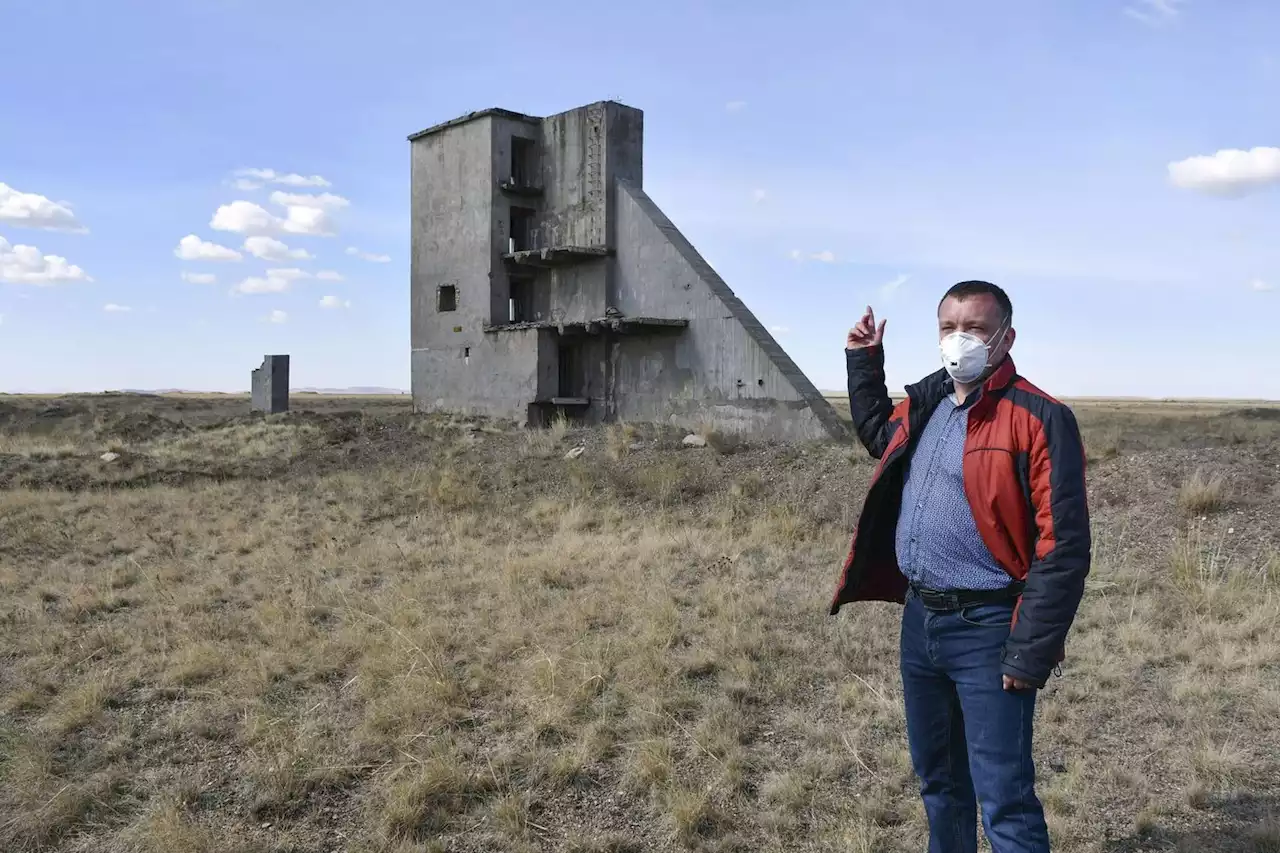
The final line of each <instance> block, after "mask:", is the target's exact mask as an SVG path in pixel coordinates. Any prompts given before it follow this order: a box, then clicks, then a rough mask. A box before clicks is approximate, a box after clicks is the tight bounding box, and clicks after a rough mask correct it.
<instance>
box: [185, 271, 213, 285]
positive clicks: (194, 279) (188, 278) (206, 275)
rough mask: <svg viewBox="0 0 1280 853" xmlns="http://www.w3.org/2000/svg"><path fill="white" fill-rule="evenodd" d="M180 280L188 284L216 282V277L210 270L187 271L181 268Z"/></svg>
mask: <svg viewBox="0 0 1280 853" xmlns="http://www.w3.org/2000/svg"><path fill="white" fill-rule="evenodd" d="M182 280H183V281H185V282H187V283H188V284H217V282H218V277H217V276H216V275H214V274H213V273H211V272H187V271H186V270H183V272H182Z"/></svg>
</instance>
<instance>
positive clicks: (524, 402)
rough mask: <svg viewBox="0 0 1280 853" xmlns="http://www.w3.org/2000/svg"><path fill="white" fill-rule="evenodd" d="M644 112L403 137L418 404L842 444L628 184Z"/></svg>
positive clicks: (776, 356)
mask: <svg viewBox="0 0 1280 853" xmlns="http://www.w3.org/2000/svg"><path fill="white" fill-rule="evenodd" d="M643 126H644V119H643V113H641V111H640V110H637V109H634V108H632V107H627V106H624V105H622V104H618V103H614V102H611V101H608V102H602V103H596V104H591V105H588V106H585V107H581V108H578V109H574V110H570V111H568V112H564V113H560V114H558V115H554V116H549V117H547V118H536V117H533V116H527V115H522V114H520V113H514V112H510V111H507V110H500V109H492V110H485V111H482V112H476V113H471V114H468V115H465V116H462V117H461V118H457V119H454V120H453V121H449V122H445V123H444V124H440V125H436V126H435V127H431V128H428V129H427V130H424V131H422V132H420V133H417V134H414V135H413V136H411V137H409V139H410V145H411V151H412V202H411V208H412V237H411V239H412V258H411V272H410V275H411V296H410V299H411V309H410V310H411V345H412V350H413V354H412V389H413V400H414V406H415V408H416V409H417V410H419V411H449V412H460V413H466V414H479V415H488V416H492V417H500V418H514V419H516V420H519V421H527V422H534V423H538V422H542V421H545V420H546V419H547V418H548V417H549V416H551V415H552V414H554V413H555V412H557V411H560V412H565V413H566V414H568V415H569V416H570V417H573V418H577V419H581V420H586V421H590V422H604V421H617V420H621V421H634V422H663V423H669V424H673V425H677V426H682V427H686V428H692V427H696V426H700V425H710V426H713V427H715V428H717V429H721V430H724V431H726V432H735V433H739V434H744V435H750V436H757V437H767V438H782V439H802V438H818V437H827V436H831V437H838V436H843V435H844V434H845V428H844V425H843V422H842V421H841V420H840V418H839V417H838V416H837V415H836V413H835V410H834V409H833V408H832V407H831V405H830V404H829V403H828V402H827V401H826V400H825V399H824V398H823V397H822V395H821V394H819V393H818V391H817V389H816V388H814V386H813V384H812V383H811V382H810V381H809V380H808V379H807V378H806V377H805V375H804V374H803V373H801V372H800V370H799V368H797V367H796V365H795V364H794V362H792V360H791V359H790V358H789V357H788V356H787V354H786V353H785V352H784V351H783V350H782V348H781V347H780V346H778V343H777V342H776V341H775V340H774V339H773V338H772V336H770V334H769V333H768V331H766V330H765V328H764V327H763V326H762V325H761V324H760V323H759V322H758V321H757V320H756V318H755V317H754V316H753V315H752V314H751V312H750V311H749V310H748V309H747V307H746V306H745V305H744V304H743V303H742V301H741V300H739V299H738V298H737V297H736V296H734V294H733V292H732V291H731V290H730V289H729V287H728V286H727V285H726V284H725V283H724V282H723V281H722V280H721V279H720V277H719V276H718V275H716V273H715V272H714V271H713V270H712V269H711V267H710V266H708V265H707V263H706V262H705V261H704V260H703V259H702V258H701V257H700V256H699V255H698V253H697V252H696V251H695V250H694V248H693V246H692V245H690V244H689V241H688V240H686V239H685V238H684V236H683V235H682V234H680V232H679V231H678V230H676V227H675V226H674V225H672V224H671V222H670V220H668V219H667V218H666V216H664V215H663V214H662V212H661V211H660V210H659V209H658V207H657V205H655V204H654V203H653V201H652V200H651V199H650V198H649V197H648V196H646V195H645V193H644V191H643V190H642V189H641V185H642V177H643V152H642V140H643Z"/></svg>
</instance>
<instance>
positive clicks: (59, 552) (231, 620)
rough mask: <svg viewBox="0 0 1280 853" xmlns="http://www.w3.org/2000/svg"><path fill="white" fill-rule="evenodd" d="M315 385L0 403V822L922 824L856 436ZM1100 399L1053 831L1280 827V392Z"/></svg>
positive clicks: (1272, 838)
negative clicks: (1246, 399) (847, 595)
mask: <svg viewBox="0 0 1280 853" xmlns="http://www.w3.org/2000/svg"><path fill="white" fill-rule="evenodd" d="M294 406H295V411H294V412H293V413H290V414H288V415H282V416H274V417H270V418H262V417H254V416H250V415H248V414H246V410H247V401H246V400H244V399H243V398H234V397H231V398H216V397H169V398H146V397H137V396H122V395H106V396H96V397H68V398H60V399H51V398H17V397H10V398H3V397H0V850H4V851H11V853H18V851H35V850H41V851H95V853H120V852H121V851H155V853H162V851H163V853H174V852H175V851H187V853H214V851H218V852H219V853H223V851H263V853H266V851H299V853H301V851H365V852H366V853H371V851H390V853H408V851H446V850H448V851H454V850H457V851H481V850H509V851H516V852H517V853H520V851H535V850H555V851H576V853H588V851H594V853H605V851H614V853H618V852H619V851H651V850H653V851H666V850H672V851H675V850H687V849H691V850H708V851H757V850H759V851H772V850H797V851H826V850H830V851H836V850H840V851H880V850H883V851H919V850H923V849H924V831H923V820H922V812H921V807H920V804H919V801H918V796H917V794H916V791H915V782H914V780H913V778H912V775H911V772H910V766H909V763H908V756H907V752H906V748H905V740H904V731H903V714H902V709H901V692H900V688H899V680H898V675H897V668H896V666H897V653H896V637H897V617H898V612H899V611H898V608H896V607H895V606H892V605H888V604H868V605H861V606H855V607H852V608H849V609H848V610H847V611H846V612H845V613H842V615H841V616H840V617H839V618H830V617H828V616H827V615H826V607H827V604H828V601H829V597H830V595H831V592H832V590H833V585H834V583H835V580H836V574H837V571H838V567H839V563H840V560H841V558H842V556H843V554H844V551H845V548H846V545H847V540H848V535H849V532H850V530H851V527H852V523H853V519H854V518H855V517H856V513H857V511H858V508H859V506H860V503H861V499H862V495H863V491H864V489H865V486H866V483H867V479H868V477H869V475H870V473H871V470H872V468H871V463H870V461H869V460H868V459H867V457H866V454H865V453H864V452H862V450H861V449H860V448H857V447H853V446H848V445H846V446H839V445H834V444H826V445H818V444H812V445H807V446H803V447H782V446H765V445H745V446H734V445H733V443H732V442H730V441H728V440H725V439H724V438H723V437H720V436H715V435H712V436H710V438H711V439H712V441H711V445H712V446H711V447H708V448H705V449H680V439H681V438H682V433H679V432H664V431H653V430H650V429H635V428H630V427H614V428H612V429H608V430H578V429H567V428H565V427H564V426H559V427H557V428H553V429H550V430H544V431H534V432H526V431H522V430H518V429H515V428H511V427H508V426H504V425H500V424H489V423H481V422H478V421H463V420H460V419H446V418H435V417H430V418H428V417H414V416H413V415H412V414H411V413H410V411H409V406H408V402H407V400H404V399H377V400H374V399H362V400H357V399H329V398H320V397H306V396H299V397H296V398H295V400H294ZM1077 412H1078V414H1079V418H1080V421H1081V423H1082V425H1083V428H1084V431H1085V434H1086V440H1087V446H1088V449H1089V453H1090V458H1091V467H1090V474H1089V478H1090V499H1091V508H1092V512H1093V520H1094V532H1095V545H1096V547H1095V553H1094V570H1093V574H1092V576H1091V578H1090V580H1089V583H1088V591H1087V595H1086V600H1085V602H1084V605H1083V607H1082V610H1081V614H1080V617H1079V619H1078V622H1077V625H1076V628H1075V630H1074V633H1073V635H1072V637H1071V639H1070V642H1069V645H1068V649H1067V653H1068V658H1067V661H1066V663H1065V666H1064V674H1063V677H1061V678H1057V679H1053V680H1052V681H1051V683H1050V685H1049V686H1048V688H1047V689H1046V690H1045V691H1044V692H1043V693H1042V695H1041V697H1040V705H1039V708H1038V737H1037V755H1038V772H1039V776H1040V783H1039V790H1040V792H1041V796H1042V798H1043V799H1044V802H1045V805H1046V808H1047V810H1048V814H1049V819H1050V821H1051V826H1052V832H1053V836H1054V838H1055V841H1056V846H1055V849H1056V850H1059V851H1063V853H1070V851H1111V852H1112V853H1135V852H1136V851H1158V850H1185V851H1254V853H1262V851H1277V850H1280V823H1278V822H1277V821H1278V817H1280V525H1278V524H1277V522H1280V508H1278V507H1280V409H1277V408H1271V407H1267V406H1262V405H1257V406H1250V405H1248V404H1238V405H1230V406H1195V405H1173V404H1169V405H1157V404H1145V405H1143V404H1123V405H1120V404H1112V405H1108V404H1104V403H1099V402H1082V403H1080V404H1079V406H1078V408H1077ZM576 447H583V448H585V450H584V452H583V453H582V455H581V457H580V458H576V459H567V458H565V456H566V452H567V451H569V450H571V449H573V448H576ZM106 451H111V452H113V453H116V454H119V456H118V458H116V459H114V460H113V461H110V462H108V461H103V460H102V459H101V458H100V457H101V455H102V454H103V453H104V452H106Z"/></svg>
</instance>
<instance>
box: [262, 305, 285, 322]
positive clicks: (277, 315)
mask: <svg viewBox="0 0 1280 853" xmlns="http://www.w3.org/2000/svg"><path fill="white" fill-rule="evenodd" d="M267 319H268V320H269V321H270V322H272V323H277V324H279V323H287V322H289V315H288V314H286V313H284V312H283V311H281V310H280V309H279V308H277V309H276V310H275V311H272V312H271V313H270V314H268V315H267Z"/></svg>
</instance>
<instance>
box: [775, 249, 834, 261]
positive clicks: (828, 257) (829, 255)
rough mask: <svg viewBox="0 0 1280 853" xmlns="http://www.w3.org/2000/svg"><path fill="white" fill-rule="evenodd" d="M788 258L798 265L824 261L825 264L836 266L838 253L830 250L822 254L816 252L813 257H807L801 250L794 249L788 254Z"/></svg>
mask: <svg viewBox="0 0 1280 853" xmlns="http://www.w3.org/2000/svg"><path fill="white" fill-rule="evenodd" d="M787 257H788V258H790V259H791V260H793V261H795V262H796V263H803V262H804V261H822V263H824V264H834V263H835V262H836V253H835V252H833V251H831V250H830V249H827V250H825V251H822V252H814V253H813V254H811V255H806V254H805V253H804V252H802V251H800V250H799V249H792V250H791V251H790V252H787Z"/></svg>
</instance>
